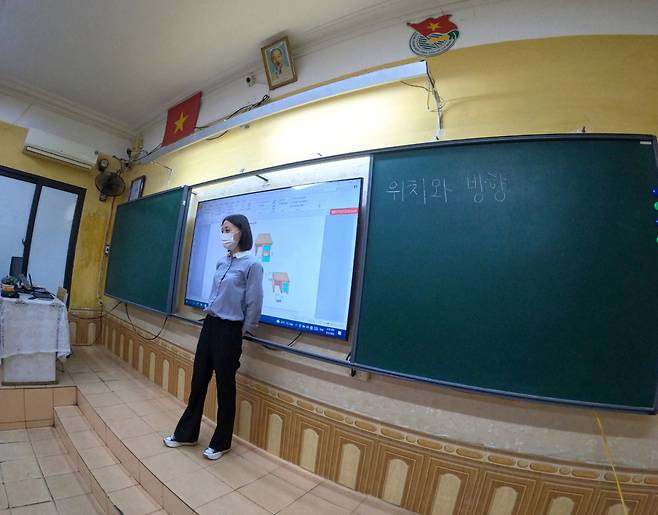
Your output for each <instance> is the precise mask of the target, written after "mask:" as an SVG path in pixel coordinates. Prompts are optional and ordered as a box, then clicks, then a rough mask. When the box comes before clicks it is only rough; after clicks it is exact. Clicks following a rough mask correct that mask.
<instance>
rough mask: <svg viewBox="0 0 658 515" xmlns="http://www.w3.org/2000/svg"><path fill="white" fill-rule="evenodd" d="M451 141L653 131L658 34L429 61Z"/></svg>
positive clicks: (503, 47) (480, 51) (536, 43)
mask: <svg viewBox="0 0 658 515" xmlns="http://www.w3.org/2000/svg"><path fill="white" fill-rule="evenodd" d="M431 71H432V74H433V76H434V77H435V79H436V81H437V83H438V86H439V92H440V94H441V96H442V97H443V98H444V99H445V100H446V101H447V105H446V109H445V116H444V122H445V126H446V132H447V134H446V135H447V137H449V138H450V139H460V138H473V137H481V136H502V135H510V134H539V133H547V132H550V133H562V132H574V131H575V130H576V129H579V128H581V127H583V126H585V127H586V130H587V132H613V133H639V134H645V133H649V134H656V133H657V132H658V37H656V36H653V37H651V36H646V37H634V36H608V37H605V36H591V37H564V38H551V39H540V40H532V41H516V42H508V43H500V44H496V45H485V46H479V47H471V48H466V49H463V50H456V51H450V52H447V53H445V54H443V55H440V56H438V57H436V58H434V59H432V60H431Z"/></svg>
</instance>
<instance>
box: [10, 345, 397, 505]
mask: <svg viewBox="0 0 658 515" xmlns="http://www.w3.org/2000/svg"><path fill="white" fill-rule="evenodd" d="M61 375H62V380H64V381H70V383H71V384H72V385H75V386H77V388H78V389H79V394H82V395H81V396H80V395H79V397H78V398H79V399H80V398H82V399H83V400H85V401H86V402H87V403H88V406H91V408H92V409H93V411H94V412H95V418H96V421H93V420H92V419H87V418H85V417H83V416H82V413H81V412H80V411H79V409H78V407H71V408H68V407H58V408H57V412H58V417H59V419H58V420H59V421H60V423H61V425H62V427H63V428H64V429H65V430H66V433H67V435H68V437H70V439H71V441H72V443H73V445H74V447H75V448H76V450H77V451H78V454H79V455H80V456H81V457H82V458H83V459H84V461H85V462H86V463H87V465H88V466H89V469H90V470H92V473H93V475H94V476H95V477H96V480H97V481H98V482H99V484H102V488H103V489H104V490H105V492H106V493H107V494H108V495H109V497H110V500H111V502H112V503H114V504H115V505H116V506H118V507H119V508H121V509H122V510H123V511H125V512H128V513H130V512H135V511H136V510H137V511H139V513H154V515H157V514H163V513H166V512H165V511H164V510H160V508H159V507H158V506H156V505H154V504H153V500H156V501H157V502H160V503H163V504H162V505H165V507H166V505H167V498H169V497H168V496H171V495H176V496H178V498H180V499H184V500H185V501H186V503H187V504H188V506H191V507H193V508H194V510H195V511H196V512H197V513H200V514H201V515H210V514H231V515H234V514H237V515H243V514H244V515H249V514H254V515H267V514H272V513H281V514H287V515H290V514H312V515H324V514H327V515H342V514H350V513H351V514H357V515H387V514H408V513H410V512H408V511H405V510H402V509H399V508H397V507H395V506H392V505H390V504H388V503H386V502H384V501H381V500H379V499H375V498H373V497H368V496H365V495H363V494H361V493H358V492H354V491H352V490H350V489H347V488H343V487H341V486H339V485H337V484H335V483H332V482H330V481H327V480H325V479H323V478H321V477H318V476H315V475H313V474H309V473H308V472H306V471H304V470H303V469H301V468H300V467H297V466H294V465H292V464H289V463H287V462H284V461H282V460H279V459H277V458H275V457H273V456H271V455H269V454H267V453H266V452H265V451H262V450H261V449H258V448H255V447H254V446H252V445H251V444H248V443H244V442H242V441H241V440H240V439H238V438H236V439H234V442H233V447H232V451H233V452H232V453H231V454H229V455H228V456H226V457H225V458H222V459H221V460H220V461H218V462H211V461H208V460H206V459H204V458H203V457H202V456H201V451H202V450H203V448H204V445H203V443H204V442H207V441H208V440H209V439H210V435H211V434H212V431H213V428H212V427H210V425H208V424H206V423H205V422H204V423H203V425H202V431H201V439H200V443H199V445H198V446H196V447H183V448H180V449H169V448H166V447H164V446H163V445H162V437H163V436H164V435H167V434H171V432H172V431H173V428H174V427H175V425H176V422H177V420H178V418H179V417H180V414H181V413H182V410H183V408H184V406H183V404H181V403H180V402H179V401H178V400H177V399H175V398H174V397H173V396H171V395H170V394H169V393H167V392H165V391H164V390H162V389H161V388H159V387H158V386H157V385H154V384H153V383H151V382H149V381H148V380H147V379H146V378H144V377H143V376H142V375H141V374H139V373H137V372H136V371H135V370H134V369H133V368H132V367H130V366H129V365H127V364H126V363H124V362H122V361H120V360H119V359H117V358H116V357H115V356H114V355H112V354H111V353H109V352H108V351H107V350H106V349H105V348H103V347H100V346H96V347H78V348H76V352H75V354H74V357H73V358H71V359H70V360H69V361H68V362H67V363H66V365H65V372H63V373H62V374H61ZM97 421H99V422H101V423H100V425H99V424H98V423H97ZM92 426H93V427H92ZM99 431H101V432H103V433H104V432H106V434H107V436H106V435H105V434H101V432H99ZM110 434H112V435H113V436H112V439H109V438H108V439H107V446H105V444H104V443H103V441H102V440H101V438H103V439H105V438H107V437H109V436H110ZM99 437H101V438H99ZM0 442H3V443H0V462H2V464H1V465H0V473H2V474H3V476H0V477H2V479H3V483H2V484H0V515H9V514H10V513H11V515H16V514H19V515H26V514H57V513H59V515H76V514H77V513H80V514H85V515H93V514H94V513H100V512H99V511H98V510H99V509H100V508H99V506H98V505H97V504H96V502H95V500H94V499H93V497H92V496H91V495H88V492H86V493H83V494H81V493H80V488H81V487H80V484H82V483H81V482H80V477H79V475H78V474H76V473H73V470H72V468H71V467H70V465H69V464H68V463H67V462H66V460H65V458H64V454H65V453H66V450H65V447H64V446H63V445H62V444H61V442H59V441H58V439H57V435H56V433H55V431H54V430H53V429H52V428H40V429H29V430H18V431H5V432H0ZM112 442H115V443H118V442H121V443H122V444H123V445H125V448H124V451H123V452H119V451H117V449H116V445H114V444H113V443H112ZM126 448H127V449H126ZM131 452H132V455H131ZM126 453H127V454H126ZM134 456H137V458H138V459H139V461H137V459H135V457H134ZM116 458H118V459H119V460H120V461H121V462H122V465H118V464H117V460H116ZM124 461H125V463H124ZM140 462H141V464H140ZM133 466H134V467H135V468H134V469H133ZM5 469H6V470H7V472H6V475H7V478H8V479H12V478H15V479H16V480H17V481H23V482H24V483H23V485H24V486H25V487H27V488H23V489H22V490H21V493H17V489H16V488H14V487H13V486H10V487H9V489H7V486H6V484H5V483H7V484H10V483H11V481H6V480H5V478H4V475H5ZM130 475H132V477H130ZM156 478H157V479H156ZM74 479H75V481H74ZM136 480H139V482H140V483H142V485H143V486H145V487H146V485H147V484H150V485H153V484H155V483H158V482H159V483H158V484H160V485H161V484H164V485H165V487H164V489H162V488H161V487H160V486H159V487H158V488H155V489H149V488H147V490H149V491H151V490H155V491H156V492H160V493H159V495H156V493H153V494H152V495H153V497H150V496H147V495H145V494H143V490H142V489H141V488H139V487H138V485H137V484H136ZM154 482H155V483H154ZM167 492H169V493H167ZM172 492H173V494H172ZM10 503H11V506H9V505H10ZM8 506H9V509H11V510H12V511H11V512H9V511H6V510H7V509H8ZM90 506H91V508H90ZM172 506H173V505H172ZM171 513H172V514H173V513H174V511H171Z"/></svg>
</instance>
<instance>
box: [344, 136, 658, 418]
mask: <svg viewBox="0 0 658 515" xmlns="http://www.w3.org/2000/svg"><path fill="white" fill-rule="evenodd" d="M565 140H579V141H586V140H619V141H623V140H629V141H638V142H639V141H647V142H649V143H650V144H651V145H652V148H653V150H654V152H653V154H654V161H655V163H656V168H657V169H658V140H657V138H656V136H655V135H650V134H616V133H615V134H612V133H610V134H609V133H591V134H588V133H574V134H537V135H517V136H499V137H487V138H470V139H462V140H452V141H445V142H442V141H437V142H430V143H420V144H414V145H402V146H397V147H389V148H383V149H378V150H371V151H369V152H368V153H369V154H371V156H372V157H371V170H370V180H369V181H368V190H367V195H366V199H367V204H366V209H367V212H366V216H365V224H364V234H363V239H362V245H363V249H362V254H361V255H360V257H361V259H360V264H359V274H358V281H359V286H360V287H359V292H358V299H357V300H358V304H357V306H356V309H355V317H356V324H355V329H354V331H353V333H352V341H351V343H352V345H351V351H350V353H349V355H348V356H349V357H348V359H347V361H348V362H349V363H350V365H351V367H352V368H353V370H363V371H367V372H372V373H376V374H380V375H384V376H389V377H394V378H397V379H403V380H409V381H414V382H419V383H425V384H433V385H438V386H444V387H449V388H453V389H456V390H460V391H464V392H470V393H480V394H487V395H491V394H493V395H496V396H499V397H503V398H507V399H512V400H527V401H533V402H541V403H547V404H554V405H568V406H574V407H581V408H590V409H605V410H610V411H620V412H631V413H639V414H647V415H656V414H658V386H657V388H656V391H655V392H654V399H653V406H651V407H646V408H645V407H639V406H627V405H618V404H607V403H597V402H585V401H578V400H570V399H563V398H555V397H546V396H538V395H532V394H523V393H518V392H513V391H507V390H498V389H493V388H484V387H479V386H471V385H466V384H461V383H455V382H451V381H445V380H439V379H434V378H429V377H424V376H418V375H414V374H410V373H404V372H397V371H394V370H388V369H382V368H379V367H375V366H372V365H368V364H363V363H359V362H358V360H357V359H356V358H355V356H356V352H357V348H358V344H359V334H358V333H359V330H360V312H361V308H362V302H363V290H362V286H363V280H364V274H365V264H366V262H367V247H368V231H369V227H370V220H371V210H370V206H371V202H372V187H373V180H372V175H373V173H374V165H375V160H376V159H375V158H376V155H378V154H388V153H397V152H405V151H410V150H412V151H413V150H421V149H432V148H443V147H455V146H470V145H477V144H483V143H514V142H534V141H565ZM656 180H657V181H658V176H657V177H656ZM656 370H658V363H656Z"/></svg>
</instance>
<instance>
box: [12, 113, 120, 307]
mask: <svg viewBox="0 0 658 515" xmlns="http://www.w3.org/2000/svg"><path fill="white" fill-rule="evenodd" d="M26 133H27V130H26V129H23V128H22V127H17V126H13V125H7V124H4V123H2V122H0V165H2V166H6V167H9V168H13V169H15V170H19V171H22V172H26V173H30V174H33V175H39V176H42V177H46V178H48V179H53V180H55V181H59V182H63V183H66V184H71V185H74V186H78V187H80V188H85V189H86V190H87V192H86V195H85V201H84V205H83V209H82V217H81V220H80V229H79V232H78V241H77V245H76V248H75V260H74V263H73V277H72V280H71V292H70V303H69V306H70V308H71V309H77V308H97V307H98V300H99V295H100V292H99V291H98V284H99V281H98V279H99V272H100V271H101V261H102V257H103V241H104V237H105V230H106V228H107V225H108V223H109V219H110V207H111V201H108V202H100V201H99V200H98V193H97V190H96V186H95V185H94V179H95V177H96V171H91V170H89V171H84V170H80V169H78V168H73V167H71V166H66V165H63V164H60V163H57V162H55V161H49V160H46V159H41V158H37V157H33V156H30V155H28V154H24V153H23V151H22V150H23V142H24V141H25V135H26Z"/></svg>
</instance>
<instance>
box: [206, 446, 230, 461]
mask: <svg viewBox="0 0 658 515" xmlns="http://www.w3.org/2000/svg"><path fill="white" fill-rule="evenodd" d="M227 452H231V449H230V448H229V449H226V450H225V451H216V450H215V449H213V448H211V447H208V448H207V449H206V450H205V451H203V457H204V458H206V459H209V460H218V459H219V458H221V457H222V456H224V454H226V453H227Z"/></svg>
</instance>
